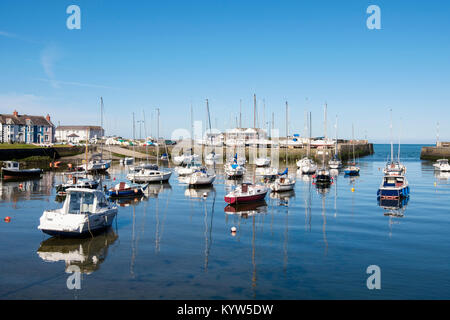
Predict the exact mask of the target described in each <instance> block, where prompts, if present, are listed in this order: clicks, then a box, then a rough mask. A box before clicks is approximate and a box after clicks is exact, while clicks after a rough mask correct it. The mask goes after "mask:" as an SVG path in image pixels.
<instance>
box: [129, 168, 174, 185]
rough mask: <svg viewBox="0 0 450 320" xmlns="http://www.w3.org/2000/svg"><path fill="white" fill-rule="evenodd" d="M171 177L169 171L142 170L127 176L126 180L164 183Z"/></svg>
mask: <svg viewBox="0 0 450 320" xmlns="http://www.w3.org/2000/svg"><path fill="white" fill-rule="evenodd" d="M171 175H172V172H171V171H163V170H152V169H143V170H141V171H138V172H132V173H129V174H127V179H128V180H130V181H133V182H165V181H168V180H169V178H170V176H171Z"/></svg>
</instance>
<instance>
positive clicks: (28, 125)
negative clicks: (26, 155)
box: [0, 110, 55, 144]
mask: <svg viewBox="0 0 450 320" xmlns="http://www.w3.org/2000/svg"><path fill="white" fill-rule="evenodd" d="M54 140H55V126H54V125H53V123H52V122H51V121H50V116H49V115H48V114H47V116H45V117H43V116H30V115H27V114H19V113H18V112H17V111H16V110H14V112H13V114H0V143H39V144H49V143H53V142H54Z"/></svg>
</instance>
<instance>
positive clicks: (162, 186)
mask: <svg viewBox="0 0 450 320" xmlns="http://www.w3.org/2000/svg"><path fill="white" fill-rule="evenodd" d="M167 190H172V186H171V185H170V183H168V182H165V183H156V184H155V183H150V184H149V185H148V187H147V190H146V193H145V195H146V196H147V197H149V198H158V195H159V194H160V193H162V192H164V191H167Z"/></svg>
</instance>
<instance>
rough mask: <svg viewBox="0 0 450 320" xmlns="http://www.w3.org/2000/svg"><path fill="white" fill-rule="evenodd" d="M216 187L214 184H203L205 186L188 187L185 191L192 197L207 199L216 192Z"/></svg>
mask: <svg viewBox="0 0 450 320" xmlns="http://www.w3.org/2000/svg"><path fill="white" fill-rule="evenodd" d="M215 193H216V189H215V188H214V186H212V185H211V186H208V187H206V186H203V187H201V188H200V187H196V188H189V187H188V188H186V190H185V191H184V195H185V196H186V197H188V198H191V199H205V198H208V197H209V196H210V195H211V194H215Z"/></svg>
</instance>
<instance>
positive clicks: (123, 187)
mask: <svg viewBox="0 0 450 320" xmlns="http://www.w3.org/2000/svg"><path fill="white" fill-rule="evenodd" d="M147 187H148V184H146V185H141V184H128V183H126V182H119V183H118V184H116V185H115V186H114V187H112V188H110V189H108V190H107V191H106V194H107V195H108V196H110V197H111V198H119V197H137V196H142V195H143V194H144V191H145V189H147Z"/></svg>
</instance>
